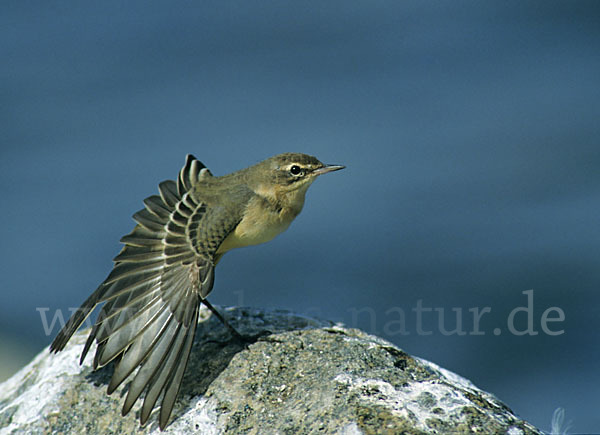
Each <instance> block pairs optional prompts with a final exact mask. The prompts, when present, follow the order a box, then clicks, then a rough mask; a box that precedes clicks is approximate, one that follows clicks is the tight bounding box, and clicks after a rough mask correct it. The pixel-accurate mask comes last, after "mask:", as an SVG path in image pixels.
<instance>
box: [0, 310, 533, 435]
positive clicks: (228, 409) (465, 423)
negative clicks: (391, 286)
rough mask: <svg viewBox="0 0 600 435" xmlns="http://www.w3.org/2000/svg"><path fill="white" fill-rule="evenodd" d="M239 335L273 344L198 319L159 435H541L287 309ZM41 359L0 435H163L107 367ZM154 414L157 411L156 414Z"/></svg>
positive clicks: (394, 353)
mask: <svg viewBox="0 0 600 435" xmlns="http://www.w3.org/2000/svg"><path fill="white" fill-rule="evenodd" d="M225 312H226V314H227V318H228V319H229V320H230V321H231V323H232V324H233V325H234V326H235V327H236V328H238V330H239V331H240V332H242V333H245V334H254V333H257V332H259V331H261V330H265V329H267V330H269V331H271V332H272V334H271V335H268V336H265V337H263V338H261V339H259V341H257V342H255V343H253V344H251V345H249V346H248V347H243V346H241V345H240V344H238V343H236V342H234V341H231V340H229V335H228V333H227V331H226V330H225V328H223V327H222V326H221V325H220V323H219V322H218V320H217V319H215V318H212V317H211V316H210V315H209V313H207V312H204V311H203V312H202V316H201V319H200V322H199V324H198V332H197V334H196V341H195V343H194V349H193V350H192V356H191V359H190V362H189V364H188V367H187V371H186V375H185V377H184V382H183V386H182V388H181V391H180V393H179V398H178V400H177V403H176V405H175V409H174V411H173V414H172V417H171V422H170V424H169V425H168V426H167V428H166V430H165V431H164V433H194V432H195V433H203V434H218V433H248V434H258V433H261V434H264V433H267V434H271V433H277V434H308V433H335V434H375V433H390V434H395V433H405V434H421V433H439V434H446V433H507V434H511V435H517V434H539V433H541V432H540V431H539V430H538V429H536V428H535V427H533V426H532V425H530V424H529V423H527V422H525V421H523V420H521V419H519V418H518V417H516V416H515V415H514V414H513V413H512V411H511V410H510V409H509V408H508V407H507V406H506V405H504V404H503V403H501V402H500V401H499V400H498V399H497V398H495V397H494V396H493V395H491V394H489V393H486V392H484V391H481V390H480V389H478V388H477V387H475V386H474V385H473V384H472V383H471V382H469V381H468V380H466V379H464V378H462V377H460V376H458V375H456V374H454V373H452V372H449V371H447V370H445V369H442V368H440V367H438V366H436V365H435V364H433V363H431V362H428V361H425V360H422V359H419V358H415V357H412V356H410V355H408V354H406V353H405V352H403V351H402V350H400V349H398V348H397V347H395V346H394V345H392V344H390V343H389V342H387V341H385V340H382V339H380V338H378V337H374V336H372V335H368V334H365V333H364V332H361V331H359V330H356V329H346V328H343V327H342V326H340V325H336V324H334V323H332V322H327V321H321V320H316V319H311V318H308V317H304V316H301V315H296V314H291V313H288V312H283V311H272V312H267V311H263V310H253V309H242V308H234V309H228V310H226V311H225ZM87 332H88V331H82V332H79V333H78V334H76V335H75V336H74V337H73V339H72V340H71V342H70V343H69V345H68V346H67V348H66V349H65V351H63V352H61V353H59V354H57V355H54V354H50V353H49V352H48V350H47V349H46V350H45V351H43V352H42V353H40V354H39V355H38V356H37V357H36V358H35V359H34V360H33V361H32V362H31V363H30V364H29V365H27V366H26V367H25V368H23V369H22V370H21V371H19V372H18V373H17V374H15V375H14V376H13V377H12V378H10V379H9V380H7V381H6V382H4V383H3V384H0V433H1V434H11V433H102V434H105V433H134V432H135V433H161V432H160V430H159V428H158V423H157V420H156V416H154V415H153V416H151V417H150V421H149V422H148V423H147V424H146V425H145V426H144V427H141V426H140V424H139V422H138V418H139V409H138V407H139V405H136V406H134V408H133V410H132V412H130V413H129V414H128V415H127V416H125V417H122V416H121V407H122V404H123V400H124V397H123V395H124V393H125V392H126V391H127V390H126V389H127V384H126V383H125V385H124V386H121V387H120V388H119V389H118V390H117V391H116V392H115V393H113V394H112V395H111V396H108V395H106V394H105V390H106V386H107V385H108V382H109V379H110V376H111V371H112V367H111V366H107V367H104V368H102V369H100V370H98V371H96V372H94V371H92V367H91V359H92V358H91V357H90V358H88V360H86V361H85V362H84V364H83V365H82V366H80V365H79V364H78V360H79V354H80V352H81V350H82V347H83V344H84V342H85V338H86V334H87ZM157 411H158V409H155V411H154V412H155V413H156V412H157Z"/></svg>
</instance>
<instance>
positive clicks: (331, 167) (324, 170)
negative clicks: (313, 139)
mask: <svg viewBox="0 0 600 435" xmlns="http://www.w3.org/2000/svg"><path fill="white" fill-rule="evenodd" d="M344 168H345V166H342V165H325V166H323V167H322V168H319V169H315V170H314V171H313V174H314V175H321V174H326V173H328V172H333V171H339V170H340V169H344Z"/></svg>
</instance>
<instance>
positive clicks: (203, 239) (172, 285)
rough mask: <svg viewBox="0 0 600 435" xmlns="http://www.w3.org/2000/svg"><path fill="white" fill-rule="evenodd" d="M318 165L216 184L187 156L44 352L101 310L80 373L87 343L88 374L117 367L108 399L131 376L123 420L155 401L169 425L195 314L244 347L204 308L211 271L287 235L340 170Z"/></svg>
mask: <svg viewBox="0 0 600 435" xmlns="http://www.w3.org/2000/svg"><path fill="white" fill-rule="evenodd" d="M343 168H344V166H342V165H326V164H323V163H321V162H320V161H319V160H318V159H317V158H316V157H313V156H310V155H307V154H300V153H284V154H279V155H276V156H273V157H270V158H268V159H266V160H264V161H262V162H260V163H257V164H255V165H253V166H250V167H248V168H245V169H242V170H239V171H236V172H233V173H231V174H228V175H224V176H213V175H212V173H211V172H210V170H209V169H208V168H207V167H206V166H205V165H204V164H203V163H201V162H200V161H199V160H198V159H196V158H195V157H194V156H193V155H191V154H188V155H187V156H186V161H185V165H184V166H183V168H182V169H181V170H180V171H179V174H178V177H177V180H176V181H173V180H166V181H163V182H162V183H160V184H159V185H158V191H159V194H158V195H152V196H150V197H148V198H146V199H145V200H144V208H143V209H142V210H140V211H138V212H137V213H135V214H134V215H133V219H134V220H135V222H136V225H135V227H134V228H133V230H132V231H131V233H129V234H128V235H126V236H124V237H122V238H121V243H122V244H123V245H124V246H123V247H122V249H121V251H120V253H119V254H118V255H117V256H116V257H115V258H114V259H113V261H114V266H113V268H112V270H111V272H110V273H109V274H108V276H107V277H106V279H105V280H104V281H103V282H102V283H101V284H100V285H99V287H98V288H97V289H96V290H95V291H94V292H93V293H92V294H91V295H90V296H89V297H88V298H87V299H86V300H85V301H84V302H83V304H82V305H81V307H80V308H79V309H78V310H76V311H75V312H74V313H73V314H72V316H71V318H70V319H69V320H68V321H67V323H66V324H65V325H64V327H63V328H62V329H61V331H60V332H59V333H58V335H57V336H56V338H55V339H54V341H53V342H52V344H51V345H50V351H51V352H54V353H57V352H60V351H61V350H63V349H64V348H65V346H66V344H67V342H68V341H69V339H70V338H71V336H72V335H73V334H74V333H75V331H77V330H78V329H79V327H80V326H81V324H82V323H83V322H84V321H85V319H86V318H87V317H88V316H89V315H90V313H91V312H92V311H93V310H94V309H95V308H96V307H97V306H98V305H100V304H102V308H101V309H100V311H99V314H98V317H97V320H96V322H95V323H94V324H93V326H92V328H91V331H90V333H89V335H88V338H87V341H86V343H85V345H84V348H83V351H82V354H81V358H80V364H83V361H84V359H85V357H86V355H87V354H88V352H89V350H90V348H91V346H92V344H93V342H94V340H95V341H96V344H97V345H96V353H95V355H94V360H93V368H94V370H96V369H98V368H99V367H102V366H105V365H107V364H108V363H110V362H111V361H114V362H115V368H114V372H113V374H112V377H111V380H110V382H109V385H108V389H107V393H108V394H111V393H112V392H114V391H115V390H116V389H117V388H118V387H119V385H121V384H122V383H123V382H124V381H125V380H126V379H127V378H129V377H130V375H132V373H133V372H134V371H135V370H136V369H138V370H137V372H136V373H135V375H134V376H133V379H132V381H131V383H130V385H129V389H128V391H127V396H126V398H125V401H124V404H123V408H122V415H123V416H125V415H126V414H127V413H128V412H129V411H130V410H131V409H132V407H133V405H134V404H135V403H136V401H137V400H138V399H139V398H140V396H141V395H142V393H143V392H144V391H145V396H144V398H143V403H142V406H141V412H140V423H141V424H142V425H144V424H145V423H146V421H147V420H148V418H149V416H150V414H151V413H152V410H153V408H154V407H155V405H156V402H157V400H158V398H159V397H160V396H161V395H162V401H161V404H160V413H159V427H160V429H161V430H163V429H164V428H165V427H166V426H167V424H168V422H169V418H170V416H171V412H172V410H173V406H174V403H175V401H176V398H177V395H178V392H179V388H180V386H181V382H182V379H183V374H184V372H185V369H186V365H187V362H188V359H189V356H190V351H191V348H192V344H193V341H194V335H195V331H196V324H197V321H198V314H199V310H200V305H201V304H204V305H206V306H207V307H208V308H209V309H210V310H211V311H212V312H213V313H214V314H215V315H216V316H217V317H218V318H219V319H220V320H221V321H222V322H223V323H224V324H225V326H227V328H228V329H229V330H230V331H231V333H232V334H233V335H234V336H235V337H236V338H238V339H244V337H243V336H242V335H241V334H239V333H238V332H237V331H236V330H235V329H234V328H233V327H231V326H230V325H229V324H228V323H227V322H226V320H225V319H224V318H223V316H222V315H220V313H219V312H218V310H216V309H215V308H214V307H213V306H212V305H211V304H210V303H209V302H208V300H207V299H206V298H207V296H208V294H209V293H210V292H211V290H212V288H213V285H214V279H215V273H214V271H215V266H216V265H217V264H218V263H219V261H220V260H221V258H222V257H223V255H224V254H225V253H226V252H228V251H230V250H232V249H236V248H241V247H245V246H250V245H257V244H260V243H265V242H268V241H270V240H271V239H273V238H274V237H275V236H277V235H278V234H280V233H281V232H283V231H285V230H286V229H287V228H288V227H289V225H290V224H291V222H292V221H293V220H294V219H295V218H296V216H298V214H299V213H300V211H301V210H302V208H303V206H304V200H305V195H306V191H307V189H308V187H309V186H310V185H311V184H312V183H313V181H315V179H316V178H317V177H318V176H319V175H322V174H326V173H329V172H333V171H337V170H340V169H343Z"/></svg>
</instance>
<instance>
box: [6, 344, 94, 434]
mask: <svg viewBox="0 0 600 435" xmlns="http://www.w3.org/2000/svg"><path fill="white" fill-rule="evenodd" d="M84 342H85V336H82V335H77V336H75V337H73V341H72V343H71V344H70V345H69V346H67V348H66V349H65V350H64V351H63V352H60V353H58V354H57V355H53V356H52V358H49V357H48V351H47V350H45V351H43V352H41V353H40V354H39V355H38V356H37V357H35V359H34V360H33V361H31V362H30V363H29V364H28V365H26V366H25V367H23V368H22V369H21V370H19V372H17V373H16V374H15V375H14V376H13V377H11V378H10V379H8V380H7V381H5V382H4V383H2V384H0V403H9V404H8V405H5V406H0V415H1V414H3V413H4V412H5V411H6V409H7V408H8V407H9V406H10V407H12V408H13V409H14V412H13V414H12V417H11V422H10V424H9V425H8V426H6V427H4V428H2V430H1V431H0V433H11V432H12V431H13V430H14V429H17V428H19V427H22V426H23V425H25V424H29V423H31V422H33V421H36V420H38V419H40V418H41V416H43V415H48V414H49V413H53V412H57V411H58V410H59V405H58V399H59V398H60V393H61V392H63V391H65V390H66V389H67V388H68V386H67V385H66V384H68V383H69V382H75V381H74V380H73V377H74V376H75V375H79V374H80V373H81V370H82V367H81V366H80V365H79V356H80V354H81V351H82V349H83V343H84ZM86 365H88V366H89V364H85V363H84V367H83V368H85V366H86ZM32 377H35V379H33V378H32Z"/></svg>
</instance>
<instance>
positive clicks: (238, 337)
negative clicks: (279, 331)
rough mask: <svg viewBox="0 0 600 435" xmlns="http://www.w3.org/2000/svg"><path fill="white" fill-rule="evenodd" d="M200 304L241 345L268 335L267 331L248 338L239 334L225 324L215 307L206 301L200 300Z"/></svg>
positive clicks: (225, 321)
mask: <svg viewBox="0 0 600 435" xmlns="http://www.w3.org/2000/svg"><path fill="white" fill-rule="evenodd" d="M201 302H202V303H203V304H204V305H205V306H206V308H208V309H209V310H210V311H211V313H213V314H214V315H215V316H216V317H217V319H219V320H220V321H221V322H222V323H223V325H225V327H226V328H227V329H228V330H229V332H230V333H231V335H233V337H234V338H235V339H236V340H238V341H240V342H242V343H246V344H250V343H254V342H255V341H256V340H257V339H258V338H260V337H262V336H263V335H266V334H270V332H269V331H261V332H259V333H258V334H253V335H248V336H246V335H242V334H240V333H239V332H237V331H236V329H235V328H234V327H233V326H231V325H230V324H229V322H227V320H225V318H224V317H223V316H222V315H221V313H219V311H218V310H217V309H216V308H215V307H213V306H212V304H211V303H210V302H208V301H207V300H206V299H201Z"/></svg>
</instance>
